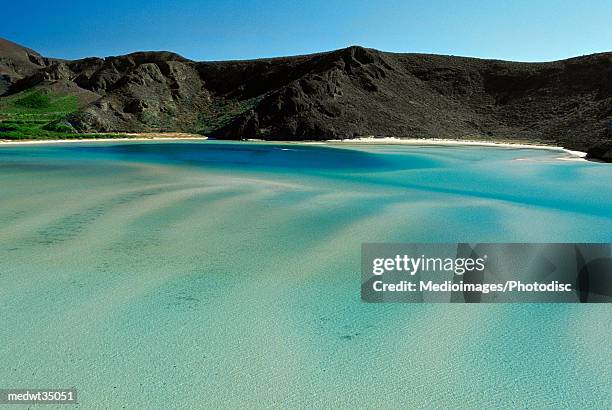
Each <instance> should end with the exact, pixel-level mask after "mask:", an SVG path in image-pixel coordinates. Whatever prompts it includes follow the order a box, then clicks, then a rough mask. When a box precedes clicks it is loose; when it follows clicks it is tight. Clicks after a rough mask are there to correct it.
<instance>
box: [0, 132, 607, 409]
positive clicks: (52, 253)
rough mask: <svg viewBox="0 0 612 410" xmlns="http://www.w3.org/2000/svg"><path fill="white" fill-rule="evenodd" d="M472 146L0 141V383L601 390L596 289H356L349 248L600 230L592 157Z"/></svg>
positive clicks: (376, 400)
mask: <svg viewBox="0 0 612 410" xmlns="http://www.w3.org/2000/svg"><path fill="white" fill-rule="evenodd" d="M560 156H563V154H562V153H560V152H558V151H546V150H534V149H506V148H484V147H471V146H470V147H468V146H465V147H459V146H453V147H441V146H420V147H415V146H394V145H387V146H383V145H348V144H341V145H336V146H334V145H300V144H263V143H221V142H171V143H170V142H168V143H167V142H163V143H162V142H147V143H134V142H124V143H120V142H114V143H75V144H65V145H32V146H3V147H0V280H1V283H2V286H1V287H0V363H1V364H2V366H0V388H8V387H15V388H19V387H21V388H27V387H29V388H41V387H42V388H47V387H71V386H75V387H76V388H77V389H78V392H79V401H80V403H81V405H80V407H83V408H120V407H121V406H126V408H143V407H151V408H169V407H170V408H201V407H209V408H210V407H223V408H225V407H239V406H241V407H271V406H298V405H302V406H313V407H324V408H337V407H357V406H358V407H364V406H366V407H373V408H377V407H390V406H392V407H394V406H399V405H404V406H410V407H413V408H421V407H446V408H449V407H473V408H476V407H483V406H484V407H529V408H609V407H611V406H612V340H611V339H612V338H611V335H612V314H611V313H612V310H611V307H610V305H588V306H580V305H416V304H411V305H403V304H381V305H368V304H364V303H361V301H360V278H361V276H360V254H359V252H360V244H361V243H362V242H429V241H434V242H435V241H444V242H454V241H463V242H513V241H515V242H530V241H533V242H539V241H542V242H612V189H610V187H612V166H611V165H607V164H597V163H590V162H577V161H561V160H559V159H558V157H560Z"/></svg>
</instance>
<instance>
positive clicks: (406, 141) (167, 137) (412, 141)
mask: <svg viewBox="0 0 612 410" xmlns="http://www.w3.org/2000/svg"><path fill="white" fill-rule="evenodd" d="M124 135H126V137H119V138H82V139H53V140H25V139H24V140H0V146H2V145H41V144H66V143H80V142H84V143H91V142H126V141H137V142H145V141H207V140H209V138H208V137H205V136H196V135H194V134H181V133H169V134H161V133H152V134H140V133H133V134H132V133H126V134H124ZM211 141H223V140H211ZM244 141H246V142H263V143H292V144H331V145H336V144H356V145H358V144H365V145H370V144H380V145H413V146H419V145H434V146H484V147H500V148H527V149H543V150H549V151H560V152H564V153H566V154H569V156H567V157H560V158H559V159H562V160H568V161H571V160H584V161H586V159H585V157H586V155H587V154H586V152H583V151H577V150H570V149H567V148H563V147H558V146H554V145H545V144H529V143H525V142H517V143H513V142H506V141H503V142H502V141H493V140H491V141H482V140H460V139H450V138H449V139H447V138H422V139H421V138H394V137H383V138H375V137H364V138H350V139H349V138H347V139H331V140H321V141H312V140H310V141H309V140H305V141H282V140H279V141H269V140H260V139H247V140H244Z"/></svg>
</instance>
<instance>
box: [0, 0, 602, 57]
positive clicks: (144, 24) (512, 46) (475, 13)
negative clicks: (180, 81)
mask: <svg viewBox="0 0 612 410" xmlns="http://www.w3.org/2000/svg"><path fill="white" fill-rule="evenodd" d="M1 8H2V11H1V12H2V15H3V18H2V23H1V24H0V37H4V38H8V39H10V40H13V41H15V42H18V43H20V44H23V45H26V46H29V47H31V48H33V49H35V50H37V51H39V52H41V53H42V54H44V55H46V56H51V57H62V58H80V57H86V56H107V55H117V54H124V53H128V52H132V51H137V50H170V51H175V52H178V53H179V54H182V55H184V56H185V57H188V58H191V59H194V60H225V59H243V58H256V57H269V56H280V55H293V54H305V53H311V52H316V51H323V50H331V49H337V48H342V47H345V46H348V45H352V44H359V45H363V46H366V47H373V48H378V49H381V50H386V51H396V52H425V53H436V54H453V55H464V56H474V57H485V58H499V59H508V60H520V61H547V60H555V59H561V58H565V57H570V56H576V55H582V54H589V53H594V52H601V51H610V50H611V49H612V1H611V0H592V1H589V0H583V1H579V0H573V1H566V0H514V1H512V0H499V1H498V0H492V1H486V0H481V1H475V0H466V1H462V0H455V1H452V0H397V1H396V0H390V1H385V0H380V1H365V0H337V1H335V0H326V1H324V0H312V1H307V0H304V1H291V0H284V1H282V0H261V1H249V0H241V1H238V0H224V1H221V0H220V1H196V0H183V1H181V0H176V1H162V0H106V1H100V2H97V1H78V0H74V1H67V0H54V1H46V0H41V1H27V0H21V1H7V2H5V4H3V5H2V7H1Z"/></svg>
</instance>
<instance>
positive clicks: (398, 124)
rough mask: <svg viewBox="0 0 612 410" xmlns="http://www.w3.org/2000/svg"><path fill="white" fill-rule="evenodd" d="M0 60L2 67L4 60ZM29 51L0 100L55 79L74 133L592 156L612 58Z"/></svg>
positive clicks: (601, 133) (602, 140) (606, 139)
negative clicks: (399, 141) (381, 141)
mask: <svg viewBox="0 0 612 410" xmlns="http://www.w3.org/2000/svg"><path fill="white" fill-rule="evenodd" d="M2 53H4V51H3V49H2V50H0V58H2V60H0V61H10V60H11V57H10V56H8V57H7V56H5V55H4V54H2ZM20 55H23V54H20ZM29 55H32V56H34V57H33V58H34V62H31V66H27V67H26V69H21V71H20V72H19V73H20V74H19V75H15V76H12V77H10V78H9V80H8V87H9V88H8V89H7V90H6V91H5V96H6V95H11V94H15V93H18V92H23V91H24V90H27V89H30V88H33V87H41V86H45V85H47V86H48V85H49V84H53V83H57V82H61V83H62V84H64V85H65V87H66V89H67V90H68V89H71V90H72V91H71V92H75V93H76V92H81V91H82V92H85V93H87V94H86V95H87V96H88V98H86V99H84V100H83V99H82V101H84V103H83V104H82V106H81V108H80V109H79V110H78V111H77V112H75V113H73V114H71V115H69V116H67V117H66V118H64V119H62V120H60V122H61V123H62V124H63V125H65V126H66V127H68V128H70V129H72V130H74V131H75V132H77V131H78V132H114V131H129V132H142V131H183V132H198V133H201V134H205V135H208V136H211V137H216V138H223V139H245V138H258V139H266V140H319V139H329V138H353V137H358V136H370V135H371V136H381V137H382V136H392V137H412V138H431V137H435V138H459V139H464V138H465V139H490V140H511V141H530V142H534V143H547V144H554V145H562V146H564V147H567V148H571V149H578V150H583V151H587V150H591V155H593V156H598V157H601V158H609V153H610V150H609V144H610V141H611V139H612V138H611V137H612V135H611V134H612V122H611V121H612V53H602V54H594V55H588V56H583V57H576V58H571V59H568V60H562V61H555V62H546V63H517V62H507V61H496V60H482V59H475V58H464V57H453V56H439V55H424V54H396V53H387V52H381V51H377V50H373V49H366V48H363V47H357V46H355V47H349V48H346V49H342V50H336V51H332V52H327V53H320V54H313V55H306V56H296V57H286V58H275V59H260V60H252V61H224V62H194V61H190V60H187V59H185V58H183V57H181V56H179V55H177V54H174V53H169V52H141V53H134V54H129V55H126V56H119V57H108V58H104V59H100V58H88V59H83V60H77V61H55V60H53V61H52V60H45V59H42V60H37V59H36V57H35V56H37V54H29ZM29 58H30V57H28V59H29ZM22 60H23V59H22ZM20 61H21V60H20ZM36 61H40V64H36ZM20 64H21V63H20ZM5 65H6V66H9V67H10V66H11V65H10V64H6V63H5ZM14 65H15V66H17V65H19V64H14ZM28 70H29V71H28ZM16 72H17V71H16ZM20 76H21V77H20ZM606 152H607V154H606ZM601 153H604V154H601Z"/></svg>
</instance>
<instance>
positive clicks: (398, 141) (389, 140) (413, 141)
mask: <svg viewBox="0 0 612 410" xmlns="http://www.w3.org/2000/svg"><path fill="white" fill-rule="evenodd" d="M326 142H331V143H338V144H345V143H362V144H388V145H439V146H454V145H459V146H461V145H466V146H484V147H505V148H528V149H544V150H549V151H561V152H565V153H567V154H570V155H571V156H572V157H575V159H585V158H584V157H586V155H587V153H586V152H583V151H577V150H571V149H568V148H564V147H559V146H555V145H545V144H529V143H527V142H507V141H503V142H502V141H493V140H491V141H484V140H460V139H451V138H422V139H421V138H394V137H383V138H375V137H364V138H353V139H337V140H327V141H326ZM563 159H568V158H563ZM585 160H586V159H585Z"/></svg>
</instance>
